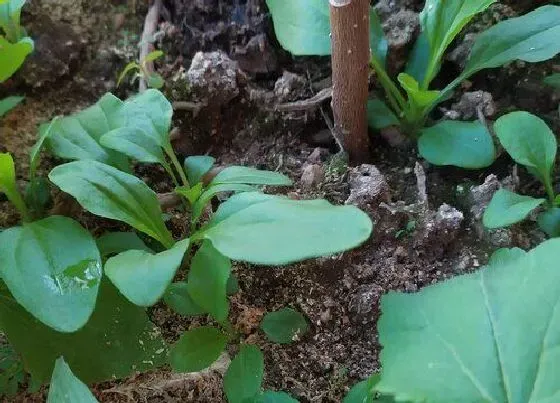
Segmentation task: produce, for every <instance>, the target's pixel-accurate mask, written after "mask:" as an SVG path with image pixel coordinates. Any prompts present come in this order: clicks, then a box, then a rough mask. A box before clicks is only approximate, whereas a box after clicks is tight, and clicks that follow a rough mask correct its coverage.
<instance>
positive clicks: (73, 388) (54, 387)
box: [47, 357, 98, 403]
mask: <svg viewBox="0 0 560 403" xmlns="http://www.w3.org/2000/svg"><path fill="white" fill-rule="evenodd" d="M75 402H79V403H98V401H97V399H96V398H95V397H94V396H93V395H92V393H91V392H90V391H89V389H88V387H87V386H86V385H85V384H84V383H83V382H82V381H80V380H79V379H78V378H76V376H75V375H74V374H73V373H72V370H71V369H70V367H69V366H68V364H66V362H65V361H64V358H63V357H60V358H59V359H57V360H56V363H55V366H54V371H53V375H52V379H51V386H50V388H49V396H48V398H47V403H75Z"/></svg>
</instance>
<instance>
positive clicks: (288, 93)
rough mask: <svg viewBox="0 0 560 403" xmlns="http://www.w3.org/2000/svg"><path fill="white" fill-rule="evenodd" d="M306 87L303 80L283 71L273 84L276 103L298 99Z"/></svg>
mask: <svg viewBox="0 0 560 403" xmlns="http://www.w3.org/2000/svg"><path fill="white" fill-rule="evenodd" d="M306 86H307V83H306V81H305V78H303V77H301V76H299V75H297V74H294V73H290V72H289V71H284V73H283V74H282V77H280V78H279V79H278V80H276V82H275V83H274V95H275V97H276V101H277V102H289V101H295V100H297V99H300V98H301V97H302V96H303V95H304V93H305V90H306Z"/></svg>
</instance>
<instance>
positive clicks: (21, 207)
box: [0, 189, 32, 222]
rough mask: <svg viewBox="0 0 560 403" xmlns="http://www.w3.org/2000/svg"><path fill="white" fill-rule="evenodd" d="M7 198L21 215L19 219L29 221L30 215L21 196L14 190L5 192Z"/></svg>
mask: <svg viewBox="0 0 560 403" xmlns="http://www.w3.org/2000/svg"><path fill="white" fill-rule="evenodd" d="M0 190H1V189H0ZM6 196H7V197H8V200H10V202H11V203H12V204H13V205H14V206H15V208H16V209H17V210H18V212H19V214H20V215H21V219H22V221H23V222H31V221H32V220H31V216H30V215H29V210H28V209H27V205H26V204H25V202H24V201H23V198H22V197H21V195H20V194H19V192H18V191H17V190H16V191H15V192H9V193H6Z"/></svg>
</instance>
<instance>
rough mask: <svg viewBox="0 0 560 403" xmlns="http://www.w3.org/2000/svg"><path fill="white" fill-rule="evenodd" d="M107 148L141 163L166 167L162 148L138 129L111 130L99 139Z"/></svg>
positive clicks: (122, 128)
mask: <svg viewBox="0 0 560 403" xmlns="http://www.w3.org/2000/svg"><path fill="white" fill-rule="evenodd" d="M99 143H100V144H101V145H102V146H103V147H106V148H109V149H112V150H115V151H118V152H120V153H122V154H124V155H126V156H128V157H130V158H133V159H135V160H137V161H139V162H145V163H154V164H161V165H164V166H165V165H166V164H167V162H166V161H165V156H164V155H163V150H162V148H161V147H160V146H159V145H158V144H157V143H156V141H155V140H154V139H153V137H150V136H148V135H147V134H146V133H145V132H144V131H143V130H142V129H139V128H137V127H121V128H119V129H115V130H111V131H110V132H108V133H107V134H104V135H103V136H101V138H100V139H99Z"/></svg>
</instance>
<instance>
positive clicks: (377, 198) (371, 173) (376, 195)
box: [346, 164, 389, 211]
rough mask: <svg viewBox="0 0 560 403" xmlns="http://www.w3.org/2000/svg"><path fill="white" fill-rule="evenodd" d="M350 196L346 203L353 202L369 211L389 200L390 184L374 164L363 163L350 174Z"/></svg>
mask: <svg viewBox="0 0 560 403" xmlns="http://www.w3.org/2000/svg"><path fill="white" fill-rule="evenodd" d="M348 184H349V185H350V196H349V197H348V199H347V200H346V204H353V205H356V206H358V207H359V208H361V209H363V210H365V211H368V210H370V211H371V210H372V209H377V207H378V206H379V203H381V202H388V201H389V185H388V184H387V180H386V179H385V176H384V175H383V174H382V173H381V172H380V171H379V170H378V169H377V167H375V166H374V165H369V164H362V165H360V166H357V167H355V168H352V170H351V171H350V173H349V176H348Z"/></svg>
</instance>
